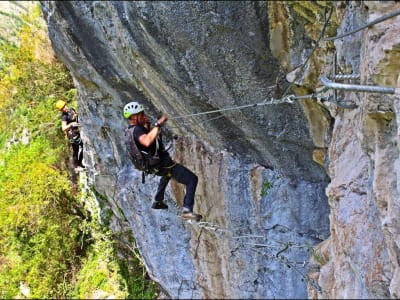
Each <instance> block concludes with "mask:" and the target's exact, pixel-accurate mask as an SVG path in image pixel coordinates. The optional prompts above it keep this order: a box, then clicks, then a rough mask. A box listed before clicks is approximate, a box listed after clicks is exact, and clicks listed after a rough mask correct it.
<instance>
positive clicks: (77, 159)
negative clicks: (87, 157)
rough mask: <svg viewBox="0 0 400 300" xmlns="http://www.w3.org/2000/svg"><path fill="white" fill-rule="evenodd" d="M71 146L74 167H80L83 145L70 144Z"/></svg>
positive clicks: (80, 143)
mask: <svg viewBox="0 0 400 300" xmlns="http://www.w3.org/2000/svg"><path fill="white" fill-rule="evenodd" d="M71 146H72V158H73V160H74V167H82V160H83V143H82V141H81V142H79V143H71Z"/></svg>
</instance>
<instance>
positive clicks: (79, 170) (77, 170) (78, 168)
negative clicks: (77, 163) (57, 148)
mask: <svg viewBox="0 0 400 300" xmlns="http://www.w3.org/2000/svg"><path fill="white" fill-rule="evenodd" d="M85 170H86V169H85V168H82V167H76V168H75V172H76V173H79V172H83V171H85Z"/></svg>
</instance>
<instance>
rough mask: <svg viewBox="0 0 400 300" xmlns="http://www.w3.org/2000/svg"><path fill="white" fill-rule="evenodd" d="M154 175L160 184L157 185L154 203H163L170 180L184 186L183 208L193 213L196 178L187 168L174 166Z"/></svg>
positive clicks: (162, 169)
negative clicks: (158, 177)
mask: <svg viewBox="0 0 400 300" xmlns="http://www.w3.org/2000/svg"><path fill="white" fill-rule="evenodd" d="M156 175H158V176H161V179H160V183H159V184H158V189H157V193H156V196H155V201H163V200H164V193H165V189H166V188H167V185H168V183H169V181H170V180H171V178H173V179H175V180H176V181H177V182H179V183H182V184H184V185H186V194H185V198H184V199H183V207H184V209H185V210H189V211H193V206H194V194H195V192H196V187H197V182H198V177H197V176H196V175H195V174H194V173H193V172H192V171H190V170H189V169H188V168H186V167H184V166H182V165H180V164H176V165H175V166H173V167H172V168H161V170H160V172H159V173H157V174H156Z"/></svg>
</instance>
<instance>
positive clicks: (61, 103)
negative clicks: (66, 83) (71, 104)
mask: <svg viewBox="0 0 400 300" xmlns="http://www.w3.org/2000/svg"><path fill="white" fill-rule="evenodd" d="M65 104H66V103H65V101H63V100H58V101H57V102H56V108H57V109H58V110H62V109H63V108H64V106H65Z"/></svg>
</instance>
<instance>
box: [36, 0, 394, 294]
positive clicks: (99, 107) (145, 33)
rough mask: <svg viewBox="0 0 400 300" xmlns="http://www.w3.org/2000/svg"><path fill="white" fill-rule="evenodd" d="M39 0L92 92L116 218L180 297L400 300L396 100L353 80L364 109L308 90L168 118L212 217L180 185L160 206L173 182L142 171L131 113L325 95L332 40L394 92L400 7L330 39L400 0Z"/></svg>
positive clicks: (170, 133)
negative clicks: (130, 153) (200, 220)
mask: <svg viewBox="0 0 400 300" xmlns="http://www.w3.org/2000/svg"><path fill="white" fill-rule="evenodd" d="M41 4H42V10H43V12H44V16H45V18H46V20H47V23H48V28H49V35H50V39H51V41H52V44H53V48H54V50H55V52H56V54H57V56H58V57H59V58H60V59H61V60H62V61H63V62H64V63H65V65H66V66H67V67H68V68H69V69H70V71H71V74H72V76H73V78H74V82H75V84H76V86H77V88H78V96H79V112H80V119H81V122H82V124H83V128H82V135H83V139H84V143H85V149H86V150H85V157H84V158H85V162H86V164H87V165H88V169H89V171H88V177H89V179H90V184H91V185H92V188H93V189H95V190H96V191H97V193H98V194H101V195H103V196H102V199H107V203H102V205H105V206H104V207H103V209H104V210H105V209H107V208H108V209H109V210H110V211H112V212H113V229H114V230H115V231H122V230H123V229H124V228H123V227H124V226H127V227H129V228H131V229H132V231H133V233H134V237H135V240H136V243H137V246H138V248H139V250H140V252H141V254H142V257H143V259H144V262H145V264H146V267H147V269H148V271H149V274H150V276H151V277H152V278H153V279H154V280H155V281H157V282H158V283H159V284H160V287H161V288H162V289H163V290H164V291H165V293H166V294H167V295H168V296H169V297H173V298H305V297H307V296H310V297H328V298H332V297H353V298H355V297H364V298H366V297H380V298H381V297H387V296H393V297H396V296H399V292H398V283H399V279H398V276H399V275H398V274H399V272H398V263H397V261H398V260H397V259H398V257H397V256H398V246H397V241H398V239H397V238H396V237H397V236H398V224H397V223H398V221H397V219H396V215H397V213H398V204H399V203H398V191H397V178H398V177H397V171H396V165H397V161H398V150H397V149H398V148H397V147H398V146H397V136H398V133H397V130H398V129H397V121H396V111H397V109H399V107H398V105H396V101H395V100H396V97H394V96H390V95H376V94H367V93H361V94H357V93H350V92H349V93H346V94H345V95H344V96H345V97H346V99H349V100H352V102H354V103H356V104H357V105H358V107H357V108H356V109H352V110H351V109H343V108H340V107H337V106H335V105H333V104H332V103H330V102H328V103H319V102H317V101H316V100H315V99H304V100H303V99H302V100H295V101H294V103H292V104H290V103H281V104H274V105H263V106H253V107H249V108H246V109H242V110H235V111H226V112H220V113H217V114H210V115H201V116H196V117H190V118H189V117H188V118H182V119H174V120H172V119H171V120H169V121H168V126H166V128H165V129H164V135H165V140H166V142H167V143H168V145H169V146H171V153H173V156H174V159H175V160H177V161H179V162H181V163H182V164H184V165H186V166H187V167H188V168H190V169H191V170H192V171H194V172H195V173H196V174H197V175H198V176H199V185H198V189H197V193H196V206H195V210H196V211H198V212H200V213H201V214H203V215H204V217H205V219H206V220H207V221H208V222H209V223H207V224H204V225H203V226H200V225H194V224H189V223H186V222H184V221H182V220H181V219H180V218H179V212H180V209H179V208H180V207H181V205H182V198H183V193H184V190H183V188H182V186H181V185H178V184H175V183H173V184H171V186H170V187H169V189H168V190H167V192H168V193H167V199H166V201H167V203H168V204H169V206H170V208H169V209H168V211H155V210H152V209H151V208H150V205H151V200H152V196H153V195H154V193H155V190H156V187H157V183H158V178H157V177H148V178H147V180H146V184H142V183H141V174H140V173H139V172H137V171H136V170H134V168H133V166H132V164H131V163H130V161H129V159H128V157H127V153H126V150H125V147H124V145H123V132H124V128H126V127H127V123H126V120H124V119H123V117H122V108H123V106H124V104H126V103H127V102H130V101H133V100H135V101H139V102H141V103H143V104H144V105H145V108H146V111H147V113H148V114H149V115H150V116H151V117H152V118H153V120H155V119H156V117H157V115H158V114H159V113H160V112H165V113H167V114H168V115H170V116H172V117H173V116H180V115H186V114H191V113H198V112H204V111H210V110H215V109H220V108H226V107H233V106H239V105H244V104H255V103H261V102H263V101H265V100H266V99H271V98H272V97H274V98H275V99H276V98H280V97H282V96H284V95H285V91H296V92H297V93H298V95H301V94H306V93H312V92H315V91H316V90H317V88H319V87H320V86H321V84H320V82H319V77H320V76H324V75H325V76H326V75H328V74H331V73H332V62H333V55H334V51H336V52H337V56H338V63H337V64H338V66H339V67H340V68H341V70H342V71H344V72H347V73H349V72H350V73H351V72H353V73H360V74H361V79H360V81H361V82H362V84H376V85H379V84H380V85H391V86H396V85H398V83H397V81H398V59H396V58H398V56H399V40H400V39H399V38H398V37H397V35H396V32H398V29H399V28H397V27H398V25H397V24H400V22H399V18H398V17H397V18H393V19H391V20H388V21H386V22H382V23H380V24H377V25H376V26H373V27H371V28H368V29H367V30H365V31H362V32H358V33H357V34H354V35H352V36H350V37H347V38H344V39H340V40H336V41H335V42H325V41H323V40H322V38H323V37H324V36H334V35H336V33H337V32H338V33H340V32H345V31H347V30H349V29H352V28H354V27H356V26H359V25H362V24H364V23H366V22H367V21H369V20H371V19H374V18H376V17H378V16H380V15H382V14H385V13H387V12H390V11H392V10H395V9H399V4H397V3H395V2H393V3H392V2H388V3H385V5H378V3H375V2H368V3H366V4H362V3H359V2H349V3H347V2H334V3H333V4H332V3H330V2H322V1H317V2H303V1H299V2H297V1H288V2H274V1H271V2H267V1H266V2H249V1H215V2H214V1H207V2H203V1H201V2H200V1H199V2H197V1H196V2H194V1H193V2H190V1H189V2H185V1H182V2H181V1H177V2H150V1H149V2H147V1H137V2H128V1H126V2H125V1H90V2H89V1H87V2H86V1H68V2H65V1H54V2H53V1H42V2H41ZM377 45H379V46H377ZM340 96H342V95H341V94H340ZM381 111H383V112H384V113H381ZM174 136H175V137H177V138H176V139H173V138H172V137H174ZM123 222H125V225H121V224H123ZM321 242H322V243H321ZM317 245H318V246H317ZM313 246H317V252H315V253H314V255H313V258H312V259H311V264H309V260H310V254H311V253H313V251H312V247H313ZM310 267H312V268H310ZM307 284H308V291H307ZM355 287H356V288H355Z"/></svg>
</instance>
